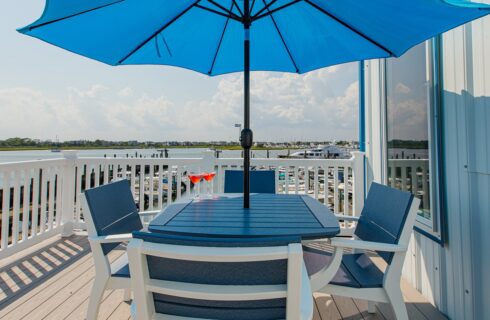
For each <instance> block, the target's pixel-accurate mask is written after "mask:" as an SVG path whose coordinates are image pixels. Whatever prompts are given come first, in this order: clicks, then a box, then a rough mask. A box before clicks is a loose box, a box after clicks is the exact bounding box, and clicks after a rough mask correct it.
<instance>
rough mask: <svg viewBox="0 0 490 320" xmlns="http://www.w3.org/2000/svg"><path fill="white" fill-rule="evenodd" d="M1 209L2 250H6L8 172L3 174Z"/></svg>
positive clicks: (8, 214) (8, 217)
mask: <svg viewBox="0 0 490 320" xmlns="http://www.w3.org/2000/svg"><path fill="white" fill-rule="evenodd" d="M2 181H3V186H2V187H3V188H2V189H3V199H2V201H3V202H2V203H3V207H2V241H1V248H2V250H5V249H7V247H8V243H9V223H10V172H8V171H4V172H3V178H2Z"/></svg>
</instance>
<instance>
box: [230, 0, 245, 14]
mask: <svg viewBox="0 0 490 320" xmlns="http://www.w3.org/2000/svg"><path fill="white" fill-rule="evenodd" d="M233 3H234V4H235V7H236V8H237V9H238V12H240V14H241V15H242V17H243V12H242V9H240V6H239V5H238V3H236V0H233ZM230 12H233V6H231V10H230Z"/></svg>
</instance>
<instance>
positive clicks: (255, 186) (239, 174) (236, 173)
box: [225, 170, 276, 193]
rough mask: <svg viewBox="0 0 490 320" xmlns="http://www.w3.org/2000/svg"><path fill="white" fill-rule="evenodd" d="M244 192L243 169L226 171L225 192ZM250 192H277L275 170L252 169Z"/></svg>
mask: <svg viewBox="0 0 490 320" xmlns="http://www.w3.org/2000/svg"><path fill="white" fill-rule="evenodd" d="M242 192H243V170H226V171H225V193H242ZM250 192H252V193H276V179H275V172H274V171H272V170H252V171H250Z"/></svg>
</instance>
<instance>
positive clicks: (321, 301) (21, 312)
mask: <svg viewBox="0 0 490 320" xmlns="http://www.w3.org/2000/svg"><path fill="white" fill-rule="evenodd" d="M122 253H123V250H115V251H113V252H111V254H110V258H111V259H116V258H117V257H119V256H120V255H121V254H122ZM94 275H95V269H94V267H93V261H92V255H91V254H90V246H89V243H88V240H87V237H86V236H83V235H74V236H71V237H68V238H60V237H59V236H58V237H54V238H52V239H49V240H46V241H44V242H42V243H40V244H39V245H37V246H35V247H32V248H30V249H28V250H25V251H24V252H21V253H20V254H17V255H14V256H12V257H9V258H7V259H4V261H2V262H0V319H2V320H10V319H11V320H20V319H29V320H35V319H56V320H60V319H84V318H85V314H86V309H87V305H88V297H89V295H90V290H91V289H92V282H93V279H94ZM402 287H403V293H404V295H405V301H406V303H407V309H408V312H409V318H410V319H420V320H425V319H430V320H438V319H446V318H445V317H444V316H443V315H442V314H441V313H440V312H439V311H437V309H436V308H435V307H434V306H432V305H431V304H430V303H428V302H427V301H426V300H425V299H424V298H423V297H422V296H421V295H420V294H419V293H418V292H417V291H416V290H415V289H414V288H412V287H411V286H409V285H408V284H406V283H404V282H403V283H402ZM122 298H123V291H122V290H114V291H107V292H106V294H105V296H104V300H103V303H102V305H101V310H100V314H99V319H130V313H129V304H128V303H125V302H123V301H122ZM334 319H349V320H353V319H393V315H392V312H391V309H390V307H389V306H388V305H379V306H378V312H377V313H376V314H369V313H368V312H367V302H366V301H363V300H357V299H350V298H344V297H340V296H329V295H324V294H315V315H314V320H334Z"/></svg>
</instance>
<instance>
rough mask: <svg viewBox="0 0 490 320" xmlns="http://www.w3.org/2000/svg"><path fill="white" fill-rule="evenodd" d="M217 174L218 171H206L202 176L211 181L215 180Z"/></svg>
mask: <svg viewBox="0 0 490 320" xmlns="http://www.w3.org/2000/svg"><path fill="white" fill-rule="evenodd" d="M215 175H216V172H205V173H203V175H202V177H203V178H204V180H206V181H208V182H209V181H211V180H213V178H214V176H215Z"/></svg>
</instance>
